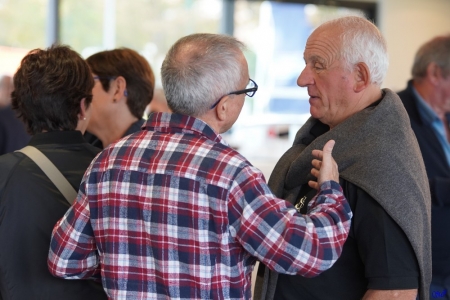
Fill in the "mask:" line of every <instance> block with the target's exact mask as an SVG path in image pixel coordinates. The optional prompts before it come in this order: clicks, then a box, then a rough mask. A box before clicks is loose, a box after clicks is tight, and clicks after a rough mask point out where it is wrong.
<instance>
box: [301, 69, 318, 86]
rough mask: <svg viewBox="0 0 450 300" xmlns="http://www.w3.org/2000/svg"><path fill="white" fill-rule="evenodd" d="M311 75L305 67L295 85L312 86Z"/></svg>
mask: <svg viewBox="0 0 450 300" xmlns="http://www.w3.org/2000/svg"><path fill="white" fill-rule="evenodd" d="M311 75H312V74H311V70H310V69H309V68H308V66H305V68H304V69H303V71H302V72H301V73H300V75H299V76H298V78H297V85H298V86H300V87H306V86H308V85H311V84H313V83H314V80H313V77H312V76H311Z"/></svg>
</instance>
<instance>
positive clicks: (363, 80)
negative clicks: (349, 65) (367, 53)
mask: <svg viewBox="0 0 450 300" xmlns="http://www.w3.org/2000/svg"><path fill="white" fill-rule="evenodd" d="M353 72H354V78H355V84H354V87H353V90H354V91H355V92H356V93H359V92H361V91H363V90H364V89H366V88H367V86H369V84H370V72H369V68H368V67H367V65H366V64H365V63H363V62H359V63H357V64H356V65H355V67H354V69H353Z"/></svg>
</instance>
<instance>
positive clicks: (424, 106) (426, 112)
mask: <svg viewBox="0 0 450 300" xmlns="http://www.w3.org/2000/svg"><path fill="white" fill-rule="evenodd" d="M412 90H413V93H414V95H415V96H416V98H417V99H418V100H419V101H417V106H418V109H419V114H420V116H421V117H422V119H423V120H424V121H425V123H433V122H434V121H436V120H440V119H439V117H438V116H437V114H436V113H435V112H434V110H433V109H432V108H431V106H430V105H429V104H428V103H427V102H426V101H425V100H424V99H423V98H422V96H420V94H419V93H418V92H417V90H416V88H415V87H414V86H412Z"/></svg>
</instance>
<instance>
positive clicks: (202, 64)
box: [48, 34, 352, 299]
mask: <svg viewBox="0 0 450 300" xmlns="http://www.w3.org/2000/svg"><path fill="white" fill-rule="evenodd" d="M243 47H244V46H243V45H242V43H240V42H238V41H237V40H236V39H234V38H232V37H229V36H224V35H215V34H194V35H190V36H187V37H184V38H182V39H180V40H179V41H178V42H177V43H176V44H175V45H174V46H173V47H172V48H171V49H170V51H169V52H168V54H167V56H166V58H165V60H164V63H163V66H162V69H161V73H162V81H163V87H164V90H165V93H166V97H167V101H168V104H169V107H170V108H171V110H172V111H173V113H172V114H171V113H154V114H151V115H150V117H149V120H148V121H147V123H146V124H145V125H144V127H143V130H142V131H141V132H137V133H135V134H132V135H130V136H128V137H125V138H123V139H121V140H120V141H118V142H117V143H115V144H112V145H110V146H109V147H107V148H106V149H105V150H104V151H103V152H101V153H100V154H99V156H97V157H96V159H94V161H93V162H92V164H91V165H90V167H89V168H88V170H87V172H86V174H85V177H84V179H83V181H82V183H81V186H80V191H79V193H78V197H77V199H76V202H75V203H74V205H73V206H72V207H71V208H70V209H69V210H68V211H67V213H66V215H65V216H64V217H63V218H62V219H61V220H60V221H59V222H58V223H57V224H56V226H55V228H54V230H53V235H52V241H51V245H50V252H49V258H48V265H49V270H50V271H51V273H52V274H53V275H55V276H58V277H62V278H67V279H88V278H97V279H100V278H101V280H102V284H103V287H104V289H105V291H106V293H107V294H108V296H109V297H110V298H111V299H251V297H252V295H251V273H252V270H253V266H254V264H255V262H256V261H257V260H259V261H261V262H262V263H264V264H266V265H267V266H268V267H269V268H270V269H273V270H276V271H277V272H280V273H285V274H301V275H303V276H309V277H311V276H316V275H318V274H319V273H321V272H322V271H325V270H327V269H329V268H330V267H331V266H332V265H333V263H334V262H335V261H336V260H337V258H338V257H339V255H340V253H341V249H342V245H343V243H344V242H345V240H346V238H347V235H348V230H349V226H350V218H351V215H352V213H351V211H350V208H349V206H348V203H347V200H346V199H345V197H344V196H343V194H342V190H341V187H340V186H339V184H338V183H337V182H336V181H338V172H337V166H336V163H335V162H334V160H333V159H332V157H331V149H332V147H333V143H334V142H332V141H331V142H329V143H327V144H326V145H325V147H324V151H319V150H315V151H314V153H313V154H314V155H315V156H316V158H317V159H315V160H313V170H312V171H311V172H312V174H313V175H314V176H315V177H317V181H311V182H310V185H311V186H312V187H314V188H316V189H317V190H318V194H317V196H316V198H315V199H314V200H313V201H312V203H311V205H310V210H309V212H308V214H307V215H301V214H299V213H298V212H297V210H296V208H295V207H294V206H292V205H291V204H289V203H288V202H286V201H284V200H281V199H277V198H275V196H274V195H273V194H272V193H271V191H270V189H269V188H268V186H267V185H266V183H265V180H264V177H263V175H262V173H261V172H260V171H259V170H258V169H256V168H255V167H253V166H252V165H251V164H250V163H249V162H248V161H247V160H246V159H245V158H244V157H242V156H241V155H240V154H239V153H238V152H237V151H235V150H234V149H232V148H231V147H229V146H228V145H227V144H226V143H225V141H224V140H223V139H222V137H221V136H220V135H219V133H222V132H225V131H227V130H228V129H229V128H230V127H231V126H232V125H233V123H234V122H235V121H236V119H237V117H238V115H239V113H240V111H241V109H242V106H243V104H244V99H245V95H248V96H253V95H254V93H255V92H256V90H257V85H256V83H255V82H254V81H253V80H251V79H249V75H248V66H247V62H246V60H245V57H244V55H243V53H242V49H243ZM330 179H332V180H330Z"/></svg>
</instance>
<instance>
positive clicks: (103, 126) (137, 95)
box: [86, 48, 155, 148]
mask: <svg viewBox="0 0 450 300" xmlns="http://www.w3.org/2000/svg"><path fill="white" fill-rule="evenodd" d="M86 61H87V63H88V64H89V66H90V68H91V70H92V75H93V77H94V80H95V85H94V88H93V90H92V94H93V100H92V117H91V120H90V121H89V124H88V127H87V131H88V133H89V134H92V135H94V136H95V137H97V138H98V140H97V141H96V139H95V137H92V136H91V135H89V134H88V135H87V138H88V140H89V141H90V142H91V143H92V144H93V145H95V146H97V147H100V148H104V147H106V146H108V145H109V144H111V143H112V142H115V141H117V140H118V139H120V138H122V137H124V136H127V135H129V134H131V133H134V132H136V131H139V130H141V127H142V125H143V124H144V119H143V116H144V111H145V108H146V106H147V105H148V104H149V103H150V101H152V98H153V92H154V87H155V76H154V74H153V71H152V68H151V67H150V65H149V63H148V62H147V60H146V59H145V58H144V57H143V56H142V55H140V54H139V53H137V52H136V51H134V50H132V49H128V48H119V49H114V50H107V51H102V52H98V53H96V54H94V55H92V56H90V57H88V58H87V59H86Z"/></svg>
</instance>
